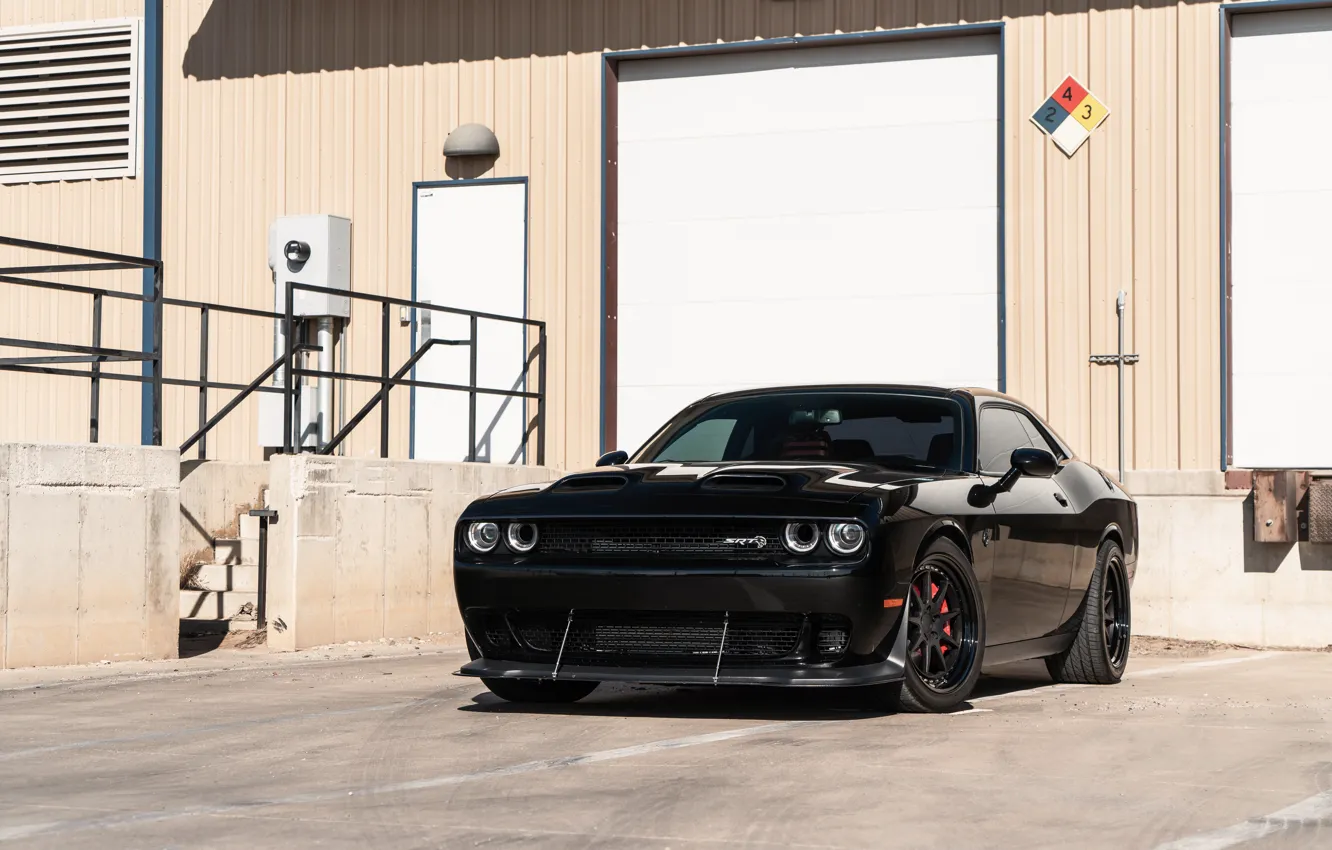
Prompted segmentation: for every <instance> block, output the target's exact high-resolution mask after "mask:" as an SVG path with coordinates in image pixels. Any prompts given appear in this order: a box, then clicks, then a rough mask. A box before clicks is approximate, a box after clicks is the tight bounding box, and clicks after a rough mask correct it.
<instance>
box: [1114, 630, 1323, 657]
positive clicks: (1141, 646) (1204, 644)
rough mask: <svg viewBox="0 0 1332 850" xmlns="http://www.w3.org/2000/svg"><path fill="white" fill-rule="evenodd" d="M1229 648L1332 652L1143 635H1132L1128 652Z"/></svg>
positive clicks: (1169, 653) (1172, 653) (1194, 652)
mask: <svg viewBox="0 0 1332 850" xmlns="http://www.w3.org/2000/svg"><path fill="white" fill-rule="evenodd" d="M1230 649H1253V650H1270V651H1276V652H1332V646H1325V647H1322V648H1318V647H1312V648H1311V647H1298V646H1253V645H1250V644H1244V643H1222V642H1221V641H1215V640H1181V639H1179V638H1162V637H1145V636H1142V635H1134V636H1133V643H1132V646H1131V647H1130V652H1132V654H1134V655H1138V656H1142V657H1144V658H1150V657H1154V656H1155V657H1171V658H1197V657H1200V656H1203V655H1211V654H1213V653H1216V652H1224V651H1226V650H1230Z"/></svg>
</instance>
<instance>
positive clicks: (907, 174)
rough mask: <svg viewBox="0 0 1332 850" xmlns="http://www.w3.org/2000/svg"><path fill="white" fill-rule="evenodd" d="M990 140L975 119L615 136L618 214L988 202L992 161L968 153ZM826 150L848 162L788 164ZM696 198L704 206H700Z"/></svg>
mask: <svg viewBox="0 0 1332 850" xmlns="http://www.w3.org/2000/svg"><path fill="white" fill-rule="evenodd" d="M994 146H995V125H994V122H989V123H979V122H974V121H968V122H963V123H953V124H949V125H942V126H939V127H937V128H936V127H930V126H928V125H926V126H915V127H882V128H872V129H861V130H855V131H844V132H838V133H824V132H805V133H795V134H779V135H771V136H762V137H754V136H744V137H741V136H732V137H727V138H722V139H684V140H678V141H661V142H638V143H635V144H632V145H626V144H621V146H620V166H619V178H620V184H621V186H622V187H632V191H624V190H623V189H622V190H621V193H620V208H619V210H618V216H619V220H620V221H621V222H643V221H678V220H682V219H696V218H698V217H707V218H711V219H719V218H729V217H776V216H783V215H818V214H821V213H828V212H833V211H836V212H861V211H863V212H869V211H877V210H934V209H956V208H958V207H959V206H970V207H973V208H990V209H992V208H994V207H995V205H996V204H997V202H998V181H997V179H996V175H995V168H996V164H995V162H994V161H993V160H991V159H988V158H984V157H981V158H977V156H976V152H977V151H978V150H987V149H988V150H993V149H994ZM825 148H826V150H828V151H829V152H835V153H832V155H831V158H832V159H836V160H838V161H840V162H843V163H846V167H845V168H840V167H839V168H837V169H834V170H832V172H831V173H825V174H821V175H820V174H818V173H811V174H798V173H794V172H793V171H792V165H793V163H798V162H801V161H806V160H809V159H810V157H811V151H812V150H814V149H825ZM893 163H895V164H896V166H893V165H891V164H893ZM682 181H683V182H682ZM682 187H684V188H691V187H692V189H693V191H682ZM728 189H729V191H726V190H728ZM703 198H707V199H708V201H709V204H708V206H707V207H706V208H700V201H701V200H702V199H703ZM963 199H965V200H964V201H963Z"/></svg>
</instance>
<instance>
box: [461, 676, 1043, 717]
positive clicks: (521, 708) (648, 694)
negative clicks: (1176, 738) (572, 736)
mask: <svg viewBox="0 0 1332 850" xmlns="http://www.w3.org/2000/svg"><path fill="white" fill-rule="evenodd" d="M1050 684H1051V682H1050V676H1049V675H1048V674H1047V673H1046V672H1045V667H1044V665H1039V664H1038V667H1033V666H1032V665H1030V664H1029V663H1020V664H1009V665H1005V666H1002V667H996V668H994V670H993V672H987V674H986V675H983V676H981V679H980V681H979V682H978V683H977V685H976V690H975V691H974V692H973V693H972V695H971V697H970V699H969V700H968V701H965V702H963V703H962V704H960V705H959V706H957V708H955V709H953V710H952V711H951V712H949V713H950V714H956V713H958V712H963V711H969V710H971V709H972V708H975V707H977V706H975V705H973V703H972V702H971V701H970V700H972V699H980V698H982V697H985V698H993V697H999V696H1002V695H1005V694H1010V693H1017V692H1022V691H1029V690H1032V689H1035V688H1041V687H1047V686H1049V685H1050ZM477 691H478V692H477V694H476V695H475V696H473V697H472V700H471V702H469V703H466V704H464V705H462V706H460V707H459V709H458V710H459V711H468V712H480V713H484V714H522V715H542V714H551V715H563V716H569V717H652V718H688V719H709V720H711V719H716V720H721V719H725V720H768V721H773V722H780V721H791V720H800V721H841V722H845V721H847V720H865V719H872V718H876V717H885V716H889V715H892V714H895V713H896V712H893V711H890V710H888V709H884V708H878V707H876V706H875V705H874V704H873V698H872V697H871V695H870V694H868V693H866V692H865V690H864V689H861V688H765V687H758V686H751V687H743V686H726V685H723V686H718V687H711V686H707V685H690V686H673V685H632V684H621V683H606V684H603V685H602V686H601V687H599V688H597V690H596V691H595V692H594V693H593V694H592V695H591V696H589V697H586V698H585V699H583V700H580V701H579V702H576V703H553V704H552V703H514V702H505V701H504V700H502V699H500V698H499V697H497V696H495V695H494V694H492V693H490V692H489V691H487V690H485V686H484V685H482V684H481V683H480V682H477Z"/></svg>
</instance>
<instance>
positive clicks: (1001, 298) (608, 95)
mask: <svg viewBox="0 0 1332 850" xmlns="http://www.w3.org/2000/svg"><path fill="white" fill-rule="evenodd" d="M1004 29H1005V28H1004V23H1003V22H1002V21H997V22H993V23H980V24H958V25H950V26H938V27H921V28H919V29H910V30H887V31H874V32H860V33H844V34H841V33H839V34H837V35H819V36H795V37H792V38H772V39H762V40H757V41H746V42H725V43H721V44H704V45H695V46H686V47H663V48H652V49H647V50H624V51H616V52H610V53H606V54H604V57H603V62H602V75H601V107H602V111H601V127H602V135H601V153H602V156H601V225H602V229H601V392H600V404H601V412H600V432H601V433H600V441H599V444H600V447H601V448H600V451H602V452H606V451H609V450H611V449H614V448H619V447H617V446H615V445H614V443H615V439H616V404H617V398H616V397H617V393H618V387H617V382H618V368H617V365H618V364H617V357H618V346H617V341H618V317H617V312H618V291H619V285H618V284H619V281H618V251H617V245H616V231H617V228H618V210H617V207H618V195H619V181H618V170H619V169H618V162H619V154H618V151H619V139H618V124H619V99H618V92H617V89H618V85H619V63H620V62H622V61H626V60H632V59H661V58H667V57H686V56H698V55H703V54H719V53H739V52H747V51H755V50H799V49H802V48H811V47H839V46H844V45H851V44H872V43H885V42H894V41H908V40H911V41H916V40H923V39H937V38H957V37H960V36H984V35H997V36H998V38H999V53H998V66H999V67H998V91H997V93H996V97H997V100H998V115H999V121H998V135H999V138H998V159H999V162H998V167H997V172H998V183H999V185H998V187H997V189H998V204H997V206H998V210H999V214H998V216H997V217H996V218H997V220H998V235H997V246H996V249H997V257H998V262H997V263H996V266H997V268H996V274H997V276H998V302H999V303H998V322H999V328H998V340H999V352H998V371H999V375H998V383H999V386H998V389H999V391H1000V392H1003V391H1004V390H1005V386H1006V384H1007V371H1008V368H1007V346H1006V339H1005V336H1006V334H1005V327H1006V316H1005V306H1006V294H1005V293H1006V286H1005V283H1006V281H1005V269H1006V267H1007V260H1006V248H1007V246H1006V244H1005V227H1004V224H1005V220H1006V218H1007V214H1006V213H1007V207H1006V203H1005V194H1004V177H1005V173H1006V164H1007V163H1006V156H1005V150H1004V127H1005V118H1006V114H1005V103H1004V77H1005V73H1004V71H1005V68H1004V65H1005V61H1004V57H1005V44H1004Z"/></svg>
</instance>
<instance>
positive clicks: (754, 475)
mask: <svg viewBox="0 0 1332 850" xmlns="http://www.w3.org/2000/svg"><path fill="white" fill-rule="evenodd" d="M786 485H787V480H786V479H785V478H783V477H782V476H780V475H771V474H767V473H758V472H719V473H717V474H716V475H709V476H708V477H707V478H705V479H704V480H703V484H702V487H703V489H704V490H731V491H738V492H747V493H779V492H781V491H782V490H785V489H786Z"/></svg>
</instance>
